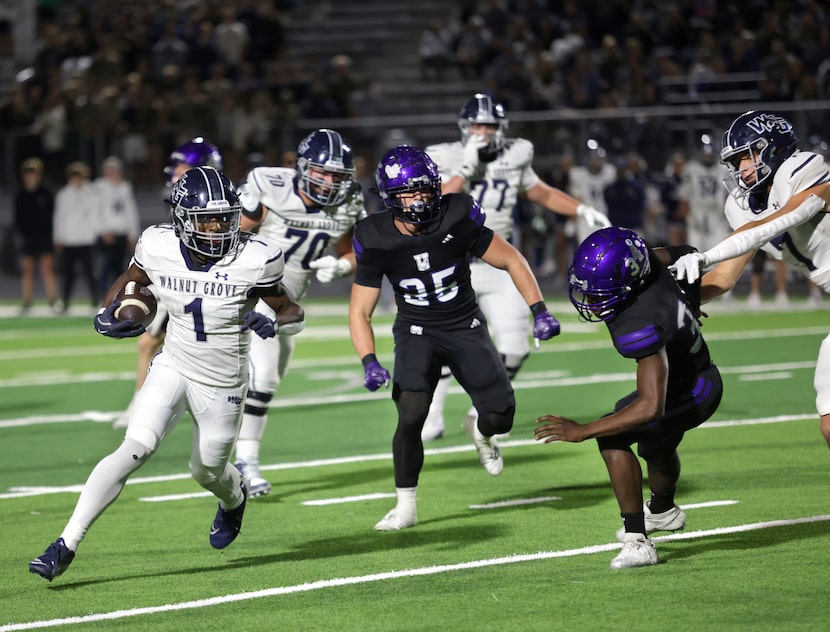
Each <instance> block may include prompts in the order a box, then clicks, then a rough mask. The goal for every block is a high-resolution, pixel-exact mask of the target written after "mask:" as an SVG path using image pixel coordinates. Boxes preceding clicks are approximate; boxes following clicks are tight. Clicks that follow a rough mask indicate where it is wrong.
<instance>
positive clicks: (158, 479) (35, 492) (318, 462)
mask: <svg viewBox="0 0 830 632" xmlns="http://www.w3.org/2000/svg"><path fill="white" fill-rule="evenodd" d="M816 418H817V415H816V413H805V414H800V415H776V416H774V417H757V418H754V419H732V420H726V421H707V422H706V423H704V424H703V425H701V426H700V427H699V429H705V428H728V427H735V426H754V425H758V424H776V423H784V422H788V421H804V420H806V419H816ZM499 445H500V446H502V447H507V448H509V447H518V446H530V445H538V446H542V445H543V444H541V443H539V442H538V441H535V440H533V439H513V440H510V441H501V442H500V443H499ZM473 450H475V446H474V445H472V444H464V445H458V446H451V447H448V448H430V449H428V450H424V454H425V455H430V454H453V453H458V452H471V451H473ZM391 459H392V454H391V453H385V454H365V455H360V456H347V457H339V458H334V459H315V460H312V461H296V462H293V463H275V464H273V465H260V469H261V470H268V471H276V470H293V469H299V468H303V467H324V466H327V465H342V464H345V463H363V462H365V461H383V460H391ZM181 480H190V474H189V473H187V474H184V473H183V474H165V475H160V476H136V477H134V478H130V479H129V480H128V481H127V483H126V484H127V485H140V484H143V483H163V482H169V481H181ZM82 488H83V485H82V484H77V485H67V486H64V487H10V488H9V491H8V492H5V493H0V500H3V499H8V498H22V497H25V496H41V495H44V494H59V493H63V492H78V493H79V492H80V491H81V489H82ZM164 498H166V497H163V496H160V497H159V499H164ZM157 502H158V501H157Z"/></svg>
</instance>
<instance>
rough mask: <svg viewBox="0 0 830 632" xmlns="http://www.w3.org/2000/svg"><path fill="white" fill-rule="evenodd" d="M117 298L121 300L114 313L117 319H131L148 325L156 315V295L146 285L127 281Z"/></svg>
mask: <svg viewBox="0 0 830 632" xmlns="http://www.w3.org/2000/svg"><path fill="white" fill-rule="evenodd" d="M115 299H116V300H117V301H121V304H120V305H119V306H118V307H117V308H116V310H115V313H114V316H115V318H116V320H120V321H124V320H131V321H133V322H134V323H135V324H137V325H144V326H145V327H146V326H147V325H149V324H150V322H152V320H153V318H155V316H156V308H157V307H158V305H157V303H156V297H155V295H154V294H153V293H152V292H151V291H150V288H148V287H147V286H146V285H142V284H141V283H136V282H135V281H127V283H126V284H125V285H124V287H123V288H121V291H119V292H118V294H117V295H116V296H115Z"/></svg>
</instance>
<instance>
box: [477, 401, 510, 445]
mask: <svg viewBox="0 0 830 632" xmlns="http://www.w3.org/2000/svg"><path fill="white" fill-rule="evenodd" d="M515 414H516V407H515V406H510V407H509V408H507V409H506V410H503V411H501V412H487V413H482V412H481V411H479V415H478V427H479V429H480V430H481V433H482V434H483V435H485V436H487V437H489V436H492V435H495V434H504V433H506V432H510V429H511V428H512V427H513V417H514V415H515Z"/></svg>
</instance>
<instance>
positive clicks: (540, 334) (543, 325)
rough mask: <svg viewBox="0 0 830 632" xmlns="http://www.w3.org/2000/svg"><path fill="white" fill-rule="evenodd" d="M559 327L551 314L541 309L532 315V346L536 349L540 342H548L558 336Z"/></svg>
mask: <svg viewBox="0 0 830 632" xmlns="http://www.w3.org/2000/svg"><path fill="white" fill-rule="evenodd" d="M559 330H560V325H559V321H558V320H556V318H555V317H554V315H553V314H551V313H550V312H549V311H548V310H547V309H545V308H543V309H541V310H537V311H536V312H535V313H534V314H533V344H534V345H535V347H536V348H537V349H538V348H539V341H540V340H550V339H551V338H553V337H554V336H558V335H559Z"/></svg>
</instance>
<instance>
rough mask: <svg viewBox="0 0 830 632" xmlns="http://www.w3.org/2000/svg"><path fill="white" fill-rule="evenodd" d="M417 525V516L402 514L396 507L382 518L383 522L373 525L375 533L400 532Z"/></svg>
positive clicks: (414, 514)
mask: <svg viewBox="0 0 830 632" xmlns="http://www.w3.org/2000/svg"><path fill="white" fill-rule="evenodd" d="M416 524H418V514H417V513H416V512H415V511H413V512H412V513H404V512H402V511H399V510H398V508H397V507H395V509H393V510H392V511H390V512H389V513H388V514H386V515H385V516H384V517H383V520H381V521H380V522H378V523H377V524H376V525H375V531H400V530H401V529H408V528H409V527H414V526H415V525H416Z"/></svg>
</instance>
